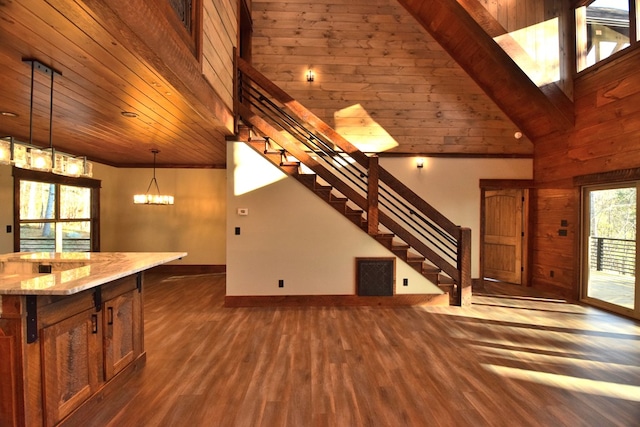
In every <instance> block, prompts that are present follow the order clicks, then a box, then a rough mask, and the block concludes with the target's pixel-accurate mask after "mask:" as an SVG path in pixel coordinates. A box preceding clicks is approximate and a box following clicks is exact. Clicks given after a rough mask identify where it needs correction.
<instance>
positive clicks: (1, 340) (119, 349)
mask: <svg viewBox="0 0 640 427" xmlns="http://www.w3.org/2000/svg"><path fill="white" fill-rule="evenodd" d="M184 256H186V253H184V252H163V253H156V252H150V253H138V252H136V253H133V252H131V253H127V252H111V253H106V252H92V253H85V252H82V253H74V252H70V253H66V252H65V253H11V254H6V255H0V378H2V381H0V426H42V425H44V426H54V425H58V424H61V423H65V422H67V421H69V420H72V421H71V422H70V423H69V424H72V423H76V422H77V421H78V419H81V418H82V416H83V411H84V412H87V411H90V408H91V405H92V404H93V405H95V404H96V402H97V401H99V400H100V398H101V396H102V395H103V394H104V393H105V392H106V391H108V390H110V389H112V388H114V387H116V386H117V384H118V381H122V378H124V377H125V376H126V373H127V372H130V371H132V370H134V369H136V368H137V367H139V366H141V365H142V364H144V360H145V357H146V354H145V351H144V325H143V319H144V313H143V272H144V271H145V270H148V269H150V268H152V267H155V266H158V265H161V264H164V263H167V262H170V261H173V260H176V259H179V258H182V257H184ZM74 417H75V418H76V420H73V419H74Z"/></svg>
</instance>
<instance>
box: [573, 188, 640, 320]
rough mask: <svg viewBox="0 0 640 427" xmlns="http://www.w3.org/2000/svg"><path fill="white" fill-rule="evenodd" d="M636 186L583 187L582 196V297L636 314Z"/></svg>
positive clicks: (638, 298)
mask: <svg viewBox="0 0 640 427" xmlns="http://www.w3.org/2000/svg"><path fill="white" fill-rule="evenodd" d="M639 186H640V183H638V182H633V183H625V184H618V185H610V186H593V187H584V188H583V198H582V200H583V222H582V224H583V235H582V265H583V268H582V292H581V293H582V295H581V296H582V300H583V301H585V302H588V303H590V304H593V305H597V306H601V307H603V308H607V309H610V310H612V311H616V312H619V313H622V314H626V315H630V316H633V317H636V318H640V316H639V313H640V292H639V287H638V280H637V278H636V271H637V270H636V269H637V267H636V266H637V257H638V255H637V254H638V250H637V248H638V228H637V216H636V213H637V211H638V187H639Z"/></svg>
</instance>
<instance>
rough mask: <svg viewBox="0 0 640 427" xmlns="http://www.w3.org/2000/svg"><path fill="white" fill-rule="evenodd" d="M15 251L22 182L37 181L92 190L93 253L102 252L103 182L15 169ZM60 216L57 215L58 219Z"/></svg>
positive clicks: (17, 245)
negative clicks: (101, 202) (101, 208)
mask: <svg viewBox="0 0 640 427" xmlns="http://www.w3.org/2000/svg"><path fill="white" fill-rule="evenodd" d="M12 175H13V230H14V232H13V250H14V252H18V251H20V181H37V182H44V183H48V184H58V185H68V186H74V187H85V188H90V189H91V218H90V223H91V224H90V227H91V252H100V188H101V187H102V181H100V180H97V179H92V178H74V177H69V176H63V175H56V174H54V173H51V172H40V171H34V170H28V169H21V168H17V167H15V166H14V167H13V170H12ZM57 216H58V215H57V214H56V217H57Z"/></svg>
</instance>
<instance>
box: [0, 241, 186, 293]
mask: <svg viewBox="0 0 640 427" xmlns="http://www.w3.org/2000/svg"><path fill="white" fill-rule="evenodd" d="M186 255H187V253H186V252H62V253H59V252H56V253H49V252H37V253H24V252H23V253H20V252H17V253H9V254H4V255H0V296H1V295H72V294H76V293H78V292H82V291H84V290H87V289H91V288H94V287H96V286H100V285H102V284H105V283H108V282H111V281H113V280H116V279H120V278H122V277H126V276H129V275H131V274H135V273H138V272H140V271H144V270H148V269H149V268H152V267H155V266H158V265H161V264H165V263H167V262H170V261H174V260H176V259H179V258H182V257H184V256H186ZM38 265H50V266H51V271H52V272H51V273H38V272H37V271H38Z"/></svg>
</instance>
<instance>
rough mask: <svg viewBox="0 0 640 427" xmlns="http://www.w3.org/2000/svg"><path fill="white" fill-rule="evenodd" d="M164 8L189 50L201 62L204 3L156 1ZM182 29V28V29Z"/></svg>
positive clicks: (174, 0) (183, 0)
mask: <svg viewBox="0 0 640 427" xmlns="http://www.w3.org/2000/svg"><path fill="white" fill-rule="evenodd" d="M154 1H156V2H158V3H159V4H161V5H162V6H163V10H164V12H165V13H166V14H170V15H172V16H168V18H169V21H170V24H171V25H172V26H173V27H174V29H175V30H176V34H177V35H178V36H180V37H181V38H182V39H183V40H184V42H185V44H186V45H187V46H189V49H190V50H191V52H193V54H194V55H195V56H196V58H198V59H199V60H200V58H201V55H202V46H201V44H202V43H201V38H202V37H201V34H202V1H201V0H168V1H167V0H154ZM180 27H182V28H180Z"/></svg>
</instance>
